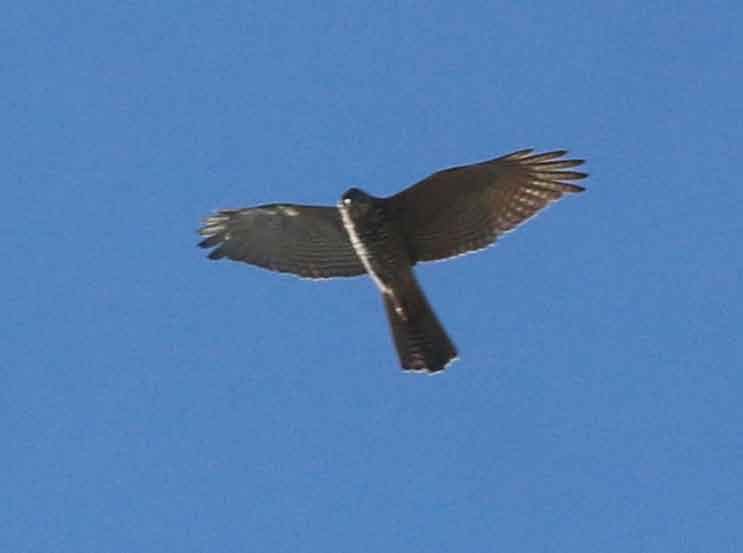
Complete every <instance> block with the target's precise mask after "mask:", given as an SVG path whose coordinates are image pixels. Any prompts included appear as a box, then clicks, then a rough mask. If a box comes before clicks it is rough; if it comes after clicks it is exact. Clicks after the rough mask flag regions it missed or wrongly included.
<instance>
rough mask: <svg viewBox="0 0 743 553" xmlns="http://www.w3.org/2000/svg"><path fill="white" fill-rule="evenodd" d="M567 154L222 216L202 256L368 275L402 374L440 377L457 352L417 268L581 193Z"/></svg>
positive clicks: (308, 273)
mask: <svg viewBox="0 0 743 553" xmlns="http://www.w3.org/2000/svg"><path fill="white" fill-rule="evenodd" d="M566 153H567V152H566V151H565V150H556V151H552V152H546V153H534V151H533V150H531V149H527V150H520V151H517V152H513V153H511V154H508V155H505V156H502V157H499V158H495V159H492V160H488V161H483V162H481V163H475V164H472V165H464V166H460V167H453V168H450V169H445V170H443V171H438V172H436V173H433V174H432V175H430V176H429V177H427V178H425V179H423V180H422V181H420V182H418V183H416V184H414V185H413V186H411V187H409V188H406V189H405V190H403V191H402V192H399V193H397V194H395V195H393V196H390V197H387V198H378V197H375V196H372V195H370V194H367V193H366V192H364V191H363V190H360V189H358V188H351V189H350V190H348V191H347V192H345V193H344V194H343V196H342V197H341V200H340V202H339V203H338V205H337V207H333V206H313V205H297V204H267V205H261V206H257V207H249V208H243V209H222V210H219V211H217V212H216V213H215V214H214V215H211V216H209V217H207V218H206V219H205V220H204V221H203V226H202V227H201V229H200V230H199V233H200V234H201V235H202V236H203V237H204V238H203V240H202V241H201V242H200V243H199V246H201V247H202V248H213V249H212V250H211V252H210V253H209V258H210V259H222V258H228V259H232V260H235V261H243V262H245V263H250V264H251V265H257V266H259V267H263V268H265V269H269V270H271V271H279V272H284V273H293V274H295V275H298V276H300V277H305V278H314V279H325V278H334V277H352V276H357V275H365V274H367V275H369V276H370V277H371V279H372V280H373V281H374V283H375V284H376V286H377V288H379V291H380V292H381V294H382V300H383V302H384V307H385V310H386V313H387V319H388V321H389V325H390V329H391V331H392V338H393V341H394V343H395V347H396V349H397V353H398V356H399V358H400V364H401V366H402V368H403V369H404V370H409V371H418V372H427V373H435V372H438V371H441V370H443V369H444V368H446V366H447V365H448V364H449V363H450V362H451V361H453V360H455V359H456V358H457V348H456V347H455V346H454V343H453V342H452V340H451V339H450V338H449V336H448V334H447V333H446V331H445V330H444V327H443V326H442V325H441V323H440V322H439V320H438V318H437V317H436V314H435V313H434V311H433V309H432V308H431V306H430V305H429V303H428V300H427V299H426V296H425V295H424V293H423V290H422V289H421V288H420V285H419V284H418V281H417V280H416V278H415V273H414V272H413V266H414V265H416V264H417V263H420V262H424V261H435V260H439V259H446V258H450V257H454V256H457V255H460V254H464V253H467V252H472V251H475V250H480V249H483V248H485V247H487V246H489V245H490V244H492V243H494V242H495V241H496V240H497V239H498V238H499V237H500V236H501V235H503V234H504V233H506V232H509V231H511V230H513V229H514V228H515V227H517V226H518V225H520V224H521V223H523V222H525V221H526V220H528V219H530V218H531V217H533V216H534V215H536V214H537V213H538V212H539V211H541V210H542V209H543V208H545V207H547V205H549V204H550V203H552V202H554V201H556V200H559V199H560V198H561V197H562V196H564V195H566V194H574V193H577V192H583V190H584V188H583V187H581V186H578V185H577V184H574V183H573V182H572V181H576V180H580V179H583V178H585V177H586V176H587V174H586V173H581V172H578V171H573V170H571V169H572V168H573V167H576V166H578V165H581V164H582V163H583V160H578V159H565V158H564V156H565V154H566Z"/></svg>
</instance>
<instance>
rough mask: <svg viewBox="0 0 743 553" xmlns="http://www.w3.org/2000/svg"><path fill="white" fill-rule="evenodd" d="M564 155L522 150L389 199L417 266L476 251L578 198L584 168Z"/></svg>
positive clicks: (430, 179)
mask: <svg viewBox="0 0 743 553" xmlns="http://www.w3.org/2000/svg"><path fill="white" fill-rule="evenodd" d="M565 153H566V152H565V151H563V150H557V151H554V152H546V153H542V154H534V153H533V152H532V150H521V151H518V152H514V153H512V154H508V155H506V156H503V157H499V158H496V159H492V160H490V161H484V162H482V163H476V164H473V165H465V166H462V167H454V168H451V169H445V170H443V171H439V172H438V173H434V174H433V175H431V176H429V177H428V178H426V179H424V180H422V181H420V182H418V183H417V184H414V185H413V186H411V187H410V188H407V189H405V190H403V191H402V192H400V193H398V194H395V195H394V196H391V197H390V198H388V201H389V202H390V206H391V208H392V209H393V210H394V211H395V212H396V213H397V214H398V217H399V218H400V221H401V225H402V228H403V231H404V233H405V236H406V238H407V240H408V244H409V246H410V248H411V250H412V251H411V254H412V255H413V257H414V259H415V261H432V260H436V259H445V258H447V257H452V256H455V255H459V254H462V253H466V252H469V251H474V250H479V249H481V248H484V247H485V246H487V245H489V244H492V243H493V242H495V241H496V240H497V239H498V237H499V236H500V235H502V234H503V233H505V232H508V231H510V230H512V229H514V228H516V227H517V226H518V225H520V224H521V223H523V222H524V221H526V220H528V219H530V218H531V217H533V216H534V215H536V214H537V213H538V212H539V211H541V210H542V209H543V208H545V207H546V206H547V205H549V204H550V203H552V202H554V201H556V200H558V199H560V198H561V197H562V196H563V195H565V194H572V193H576V192H582V191H583V187H581V186H578V185H576V184H573V182H571V181H575V180H579V179H582V178H584V177H585V176H586V174H585V173H580V172H577V171H570V170H566V169H571V168H572V167H576V166H578V165H580V164H582V163H583V161H582V160H579V159H560V158H562V157H563V156H564V155H565Z"/></svg>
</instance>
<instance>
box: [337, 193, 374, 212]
mask: <svg viewBox="0 0 743 553" xmlns="http://www.w3.org/2000/svg"><path fill="white" fill-rule="evenodd" d="M373 205H374V197H373V196H370V195H369V194H367V193H366V192H364V191H363V190H361V189H360V188H349V189H348V190H346V192H345V193H344V194H343V196H341V207H344V208H346V209H349V210H352V211H355V212H357V213H363V212H366V211H368V210H369V208H371V207H372V206H373Z"/></svg>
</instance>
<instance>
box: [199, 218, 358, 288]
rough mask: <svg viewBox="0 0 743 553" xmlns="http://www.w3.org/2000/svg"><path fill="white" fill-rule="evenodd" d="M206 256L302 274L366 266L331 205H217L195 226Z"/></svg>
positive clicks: (335, 273)
mask: <svg viewBox="0 0 743 553" xmlns="http://www.w3.org/2000/svg"><path fill="white" fill-rule="evenodd" d="M199 234H201V235H202V236H203V237H204V239H203V240H202V241H201V242H200V243H199V246H201V247H202V248H214V249H213V250H212V251H211V252H209V258H210V259H222V258H225V257H226V258H228V259H233V260H235V261H244V262H245V263H250V264H252V265H257V266H259V267H263V268H265V269H269V270H272V271H280V272H286V273H293V274H295V275H298V276H301V277H305V278H331V277H347V276H355V275H361V274H363V273H364V272H365V269H364V266H363V265H362V264H361V262H360V261H359V259H358V257H357V256H356V253H355V252H354V250H353V246H352V245H351V241H350V240H349V238H348V235H347V234H346V231H345V230H344V228H343V224H342V222H341V218H340V213H339V212H338V209H337V208H335V207H324V206H307V205H293V204H268V205H262V206H257V207H251V208H245V209H222V210H220V211H218V212H216V213H215V214H214V215H211V216H209V217H207V218H206V219H205V220H204V222H203V226H202V227H201V228H200V229H199Z"/></svg>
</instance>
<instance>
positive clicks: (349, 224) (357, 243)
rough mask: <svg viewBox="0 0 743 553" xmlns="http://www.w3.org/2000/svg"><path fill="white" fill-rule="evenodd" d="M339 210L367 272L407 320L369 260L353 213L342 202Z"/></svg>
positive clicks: (397, 311) (392, 294)
mask: <svg viewBox="0 0 743 553" xmlns="http://www.w3.org/2000/svg"><path fill="white" fill-rule="evenodd" d="M338 210H339V211H340V212H341V220H342V221H343V228H345V229H346V232H347V233H348V237H349V238H350V239H351V245H352V246H353V251H355V252H356V255H357V256H358V257H359V259H360V260H361V264H362V265H363V266H364V268H365V269H366V272H367V273H369V276H370V277H371V278H372V280H373V281H374V284H376V285H377V288H379V291H380V292H382V293H383V294H384V295H386V296H388V297H389V298H390V299H391V300H392V303H393V304H394V306H395V312H396V313H397V314H398V315H399V317H400V318H401V319H403V320H406V319H407V317H406V316H405V311H404V310H403V308H402V305H401V304H400V302H399V301H398V299H397V297H395V294H394V293H393V292H392V289H391V288H390V287H389V286H387V285H385V283H384V282H382V279H381V278H379V275H378V274H377V273H375V272H374V270H373V269H372V266H371V262H370V261H369V251H368V250H367V249H366V246H365V245H364V243H363V242H362V241H361V238H360V237H359V233H358V232H356V226H355V225H354V222H353V219H351V214H350V213H349V212H348V208H347V207H346V206H345V205H344V204H343V203H342V202H341V203H339V204H338Z"/></svg>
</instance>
